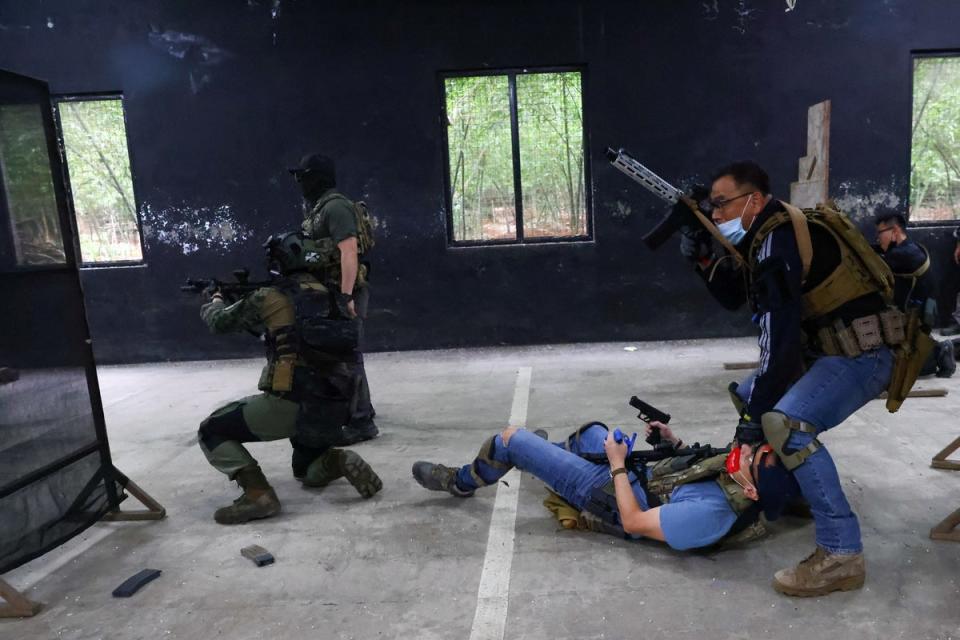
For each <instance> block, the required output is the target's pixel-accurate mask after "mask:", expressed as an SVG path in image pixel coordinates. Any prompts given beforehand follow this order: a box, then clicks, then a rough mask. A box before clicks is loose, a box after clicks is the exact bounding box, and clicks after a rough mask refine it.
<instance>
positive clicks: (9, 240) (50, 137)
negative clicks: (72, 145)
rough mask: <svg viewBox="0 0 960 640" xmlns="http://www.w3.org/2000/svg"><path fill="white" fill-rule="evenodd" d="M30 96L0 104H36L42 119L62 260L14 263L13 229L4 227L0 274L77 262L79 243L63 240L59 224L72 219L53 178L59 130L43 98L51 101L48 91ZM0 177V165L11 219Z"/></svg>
mask: <svg viewBox="0 0 960 640" xmlns="http://www.w3.org/2000/svg"><path fill="white" fill-rule="evenodd" d="M32 98H33V96H30V95H25V96H22V97H21V98H20V99H17V100H11V101H9V102H5V103H4V104H3V105H0V106H8V105H36V106H37V107H38V108H39V109H40V120H41V122H42V123H43V132H44V137H45V138H46V143H47V147H46V148H47V154H48V157H47V162H48V163H49V165H50V179H51V181H52V182H53V194H54V200H55V202H56V205H57V221H58V224H59V225H60V229H59V234H60V245H61V246H62V247H63V255H64V260H63V262H56V263H51V264H42V263H38V264H29V263H28V264H18V263H17V251H16V240H15V239H14V234H15V233H16V231H15V230H14V229H13V228H10V229H8V230H6V233H4V232H0V249H2V252H0V275H2V274H4V273H26V272H32V271H69V270H70V269H73V268H76V266H77V260H76V258H77V254H78V251H79V247H78V246H77V245H75V244H74V245H73V246H71V245H70V243H69V242H67V237H66V234H65V233H64V230H63V225H64V224H67V223H72V222H73V220H72V218H69V217H67V218H64V215H63V214H64V209H63V208H64V207H66V206H68V202H69V197H68V196H67V193H66V191H65V185H63V183H61V182H58V181H57V175H56V172H57V162H58V161H60V160H62V157H58V156H57V155H56V154H59V152H60V148H59V137H58V134H59V132H58V131H57V123H56V119H55V118H53V115H52V113H51V112H48V111H46V109H47V102H49V103H50V104H52V100H50V94H47V99H48V100H45V101H36V100H33V99H32ZM61 170H62V165H61ZM4 179H5V178H4V175H3V170H2V167H0V203H2V205H3V207H4V208H5V209H6V210H7V211H8V212H9V213H10V222H11V223H13V213H12V212H11V211H10V205H9V202H8V199H7V193H6V190H5V188H4V185H3V184H2V181H3V180H4ZM67 211H69V209H67ZM74 235H75V234H74Z"/></svg>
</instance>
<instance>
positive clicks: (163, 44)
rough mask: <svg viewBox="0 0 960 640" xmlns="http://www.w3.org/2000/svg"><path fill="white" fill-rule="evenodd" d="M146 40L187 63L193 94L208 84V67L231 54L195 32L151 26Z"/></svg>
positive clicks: (209, 77)
mask: <svg viewBox="0 0 960 640" xmlns="http://www.w3.org/2000/svg"><path fill="white" fill-rule="evenodd" d="M147 40H148V41H149V42H150V45H151V46H153V47H154V48H155V49H159V50H161V51H164V52H165V53H167V54H168V55H170V56H172V57H174V58H176V59H177V60H181V61H182V62H183V63H184V64H186V65H187V68H188V70H187V76H188V79H189V81H190V90H191V91H192V92H193V93H195V94H196V93H199V92H200V90H201V89H203V88H204V87H205V86H207V85H208V84H210V82H211V76H210V73H209V71H208V68H209V67H213V66H214V65H218V64H220V63H221V62H223V61H224V60H226V59H227V58H229V57H231V55H232V54H231V53H230V52H229V51H227V50H226V49H223V48H221V47H219V46H217V44H215V43H214V42H213V41H211V40H210V39H209V38H205V37H203V36H201V35H197V34H195V33H186V32H183V31H173V30H170V29H167V30H166V31H160V30H159V29H158V28H156V27H153V28H152V31H151V32H150V33H149V34H147Z"/></svg>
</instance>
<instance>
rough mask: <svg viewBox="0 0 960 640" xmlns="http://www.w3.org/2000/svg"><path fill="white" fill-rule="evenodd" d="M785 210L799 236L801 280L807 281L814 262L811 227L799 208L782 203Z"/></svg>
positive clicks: (798, 248)
mask: <svg viewBox="0 0 960 640" xmlns="http://www.w3.org/2000/svg"><path fill="white" fill-rule="evenodd" d="M780 204H782V205H783V208H784V209H786V210H787V213H788V214H789V215H790V223H791V224H792V225H793V232H794V234H796V236H797V250H799V251H800V264H802V265H803V272H802V276H801V280H803V281H806V279H807V274H809V273H810V263H811V262H813V243H812V242H811V241H810V227H809V225H808V224H807V216H806V215H805V214H804V213H803V211H801V210H800V209H798V208H797V207H795V206H793V205H792V204H789V203H787V202H783V201H782V200H781V201H780Z"/></svg>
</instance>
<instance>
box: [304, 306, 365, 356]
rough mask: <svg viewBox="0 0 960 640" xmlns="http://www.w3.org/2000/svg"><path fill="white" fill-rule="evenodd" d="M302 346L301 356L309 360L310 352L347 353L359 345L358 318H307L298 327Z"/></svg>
mask: <svg viewBox="0 0 960 640" xmlns="http://www.w3.org/2000/svg"><path fill="white" fill-rule="evenodd" d="M300 340H301V344H302V345H303V347H305V348H303V349H302V351H301V355H302V356H304V358H305V359H306V360H308V361H309V360H310V355H309V352H310V350H315V351H321V352H326V353H347V352H350V351H354V350H355V349H356V348H357V346H358V345H359V344H360V320H359V319H358V318H352V319H346V318H316V317H314V318H308V319H304V321H303V324H302V325H301V327H300Z"/></svg>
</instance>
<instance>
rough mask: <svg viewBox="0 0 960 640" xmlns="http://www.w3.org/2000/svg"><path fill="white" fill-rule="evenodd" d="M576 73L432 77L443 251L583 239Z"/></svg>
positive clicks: (583, 169) (585, 171) (584, 184)
mask: <svg viewBox="0 0 960 640" xmlns="http://www.w3.org/2000/svg"><path fill="white" fill-rule="evenodd" d="M583 75H584V74H583V70H582V69H572V68H550V69H536V70H527V69H514V70H500V71H493V72H482V73H444V74H441V80H442V84H443V96H444V122H445V124H446V127H445V129H446V143H447V144H446V151H447V154H446V155H447V157H446V159H447V163H446V186H447V194H446V196H447V224H448V233H447V236H448V239H449V241H450V243H451V244H453V245H478V244H521V243H532V242H544V241H546V242H557V241H570V240H589V239H590V238H591V234H592V221H591V216H590V194H589V189H588V185H589V183H590V182H589V166H588V162H587V160H588V154H587V153H586V135H587V134H586V131H587V129H586V126H585V124H584V109H583Z"/></svg>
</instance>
